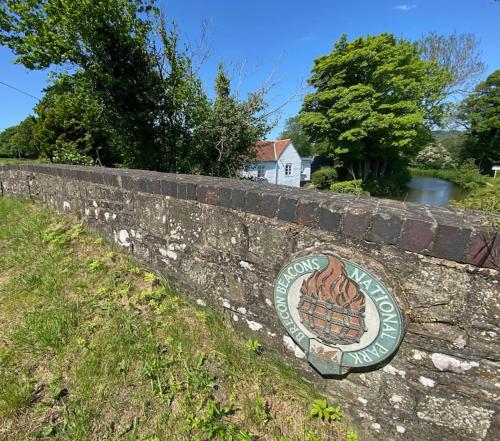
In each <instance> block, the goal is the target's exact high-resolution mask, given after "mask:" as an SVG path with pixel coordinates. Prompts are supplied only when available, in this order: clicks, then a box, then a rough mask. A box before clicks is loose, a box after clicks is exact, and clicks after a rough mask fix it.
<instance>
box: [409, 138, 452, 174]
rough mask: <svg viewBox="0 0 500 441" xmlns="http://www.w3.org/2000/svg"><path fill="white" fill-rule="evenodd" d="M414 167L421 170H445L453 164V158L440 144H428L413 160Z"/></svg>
mask: <svg viewBox="0 0 500 441" xmlns="http://www.w3.org/2000/svg"><path fill="white" fill-rule="evenodd" d="M414 163H415V165H416V166H417V167H423V168H446V167H450V166H451V165H452V163H453V158H452V157H451V154H450V152H449V151H448V150H446V147H445V146H444V145H443V144H441V143H440V142H437V143H433V144H429V145H428V146H427V147H425V148H424V149H423V150H422V151H420V153H419V154H418V155H417V157H416V158H415V162H414Z"/></svg>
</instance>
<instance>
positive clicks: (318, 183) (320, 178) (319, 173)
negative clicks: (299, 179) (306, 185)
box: [312, 167, 337, 190]
mask: <svg viewBox="0 0 500 441" xmlns="http://www.w3.org/2000/svg"><path fill="white" fill-rule="evenodd" d="M336 180H337V170H335V168H334V167H323V168H320V169H319V170H316V171H315V172H314V173H313V174H312V182H313V184H314V187H315V188H319V189H320V190H326V189H328V188H330V186H331V185H332V184H333V183H334V182H335V181H336Z"/></svg>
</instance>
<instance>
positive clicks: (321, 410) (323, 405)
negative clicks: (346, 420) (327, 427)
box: [309, 400, 342, 421]
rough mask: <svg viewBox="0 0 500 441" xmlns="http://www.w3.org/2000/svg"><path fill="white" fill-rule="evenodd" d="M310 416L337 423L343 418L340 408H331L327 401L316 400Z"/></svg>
mask: <svg viewBox="0 0 500 441" xmlns="http://www.w3.org/2000/svg"><path fill="white" fill-rule="evenodd" d="M309 414H310V415H311V416H312V417H316V418H319V419H320V420H324V421H335V420H340V419H341V418H342V410H341V409H340V406H335V407H334V406H330V405H329V404H328V403H327V402H326V400H314V403H313V405H312V406H311V410H310V412H309Z"/></svg>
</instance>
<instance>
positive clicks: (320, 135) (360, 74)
mask: <svg viewBox="0 0 500 441" xmlns="http://www.w3.org/2000/svg"><path fill="white" fill-rule="evenodd" d="M448 81H449V74H448V73H447V72H446V71H445V70H444V69H443V68H441V67H439V66H438V65H437V63H436V62H432V61H425V60H422V59H421V58H420V55H419V53H418V50H417V49H416V47H415V46H414V45H413V44H411V43H410V42H407V41H404V40H398V39H396V37H394V36H393V35H391V34H381V35H378V36H368V37H366V38H357V39H356V40H354V41H352V42H347V37H346V35H343V36H342V37H341V38H340V40H339V41H338V42H337V43H336V44H335V46H334V49H333V51H332V52H331V53H330V54H328V55H325V56H322V57H320V58H318V59H316V60H315V61H314V66H313V69H312V76H311V77H310V79H309V83H310V85H311V86H313V87H314V89H315V90H314V92H312V93H310V94H308V95H307V96H306V97H305V100H304V104H303V107H302V110H301V113H300V122H301V124H303V126H304V128H305V130H306V131H307V133H308V134H309V136H310V137H311V140H312V141H313V142H322V141H327V142H328V154H329V156H330V157H331V158H333V159H334V160H335V161H336V165H337V166H338V165H343V166H344V167H345V168H347V169H348V170H349V172H350V174H351V175H352V176H354V177H356V178H361V179H363V180H366V179H370V178H371V179H378V178H383V177H384V176H385V175H386V174H388V173H390V172H391V171H392V170H391V166H392V167H393V168H396V167H401V165H400V162H401V159H405V158H411V157H413V156H414V155H416V153H418V151H419V150H420V148H421V147H422V146H423V145H425V143H426V142H427V141H428V140H429V139H430V127H431V126H432V125H434V124H437V123H439V121H440V120H441V118H442V116H443V111H444V107H443V105H442V104H441V103H440V101H441V100H442V99H443V97H444V88H445V86H446V84H447V82H448ZM398 162H399V164H397V166H396V165H395V164H396V163H398Z"/></svg>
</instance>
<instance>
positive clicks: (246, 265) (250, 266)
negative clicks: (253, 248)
mask: <svg viewBox="0 0 500 441" xmlns="http://www.w3.org/2000/svg"><path fill="white" fill-rule="evenodd" d="M240 266H241V267H242V268H244V269H246V270H249V271H253V270H254V266H253V264H251V263H250V262H247V261H246V260H240Z"/></svg>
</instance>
